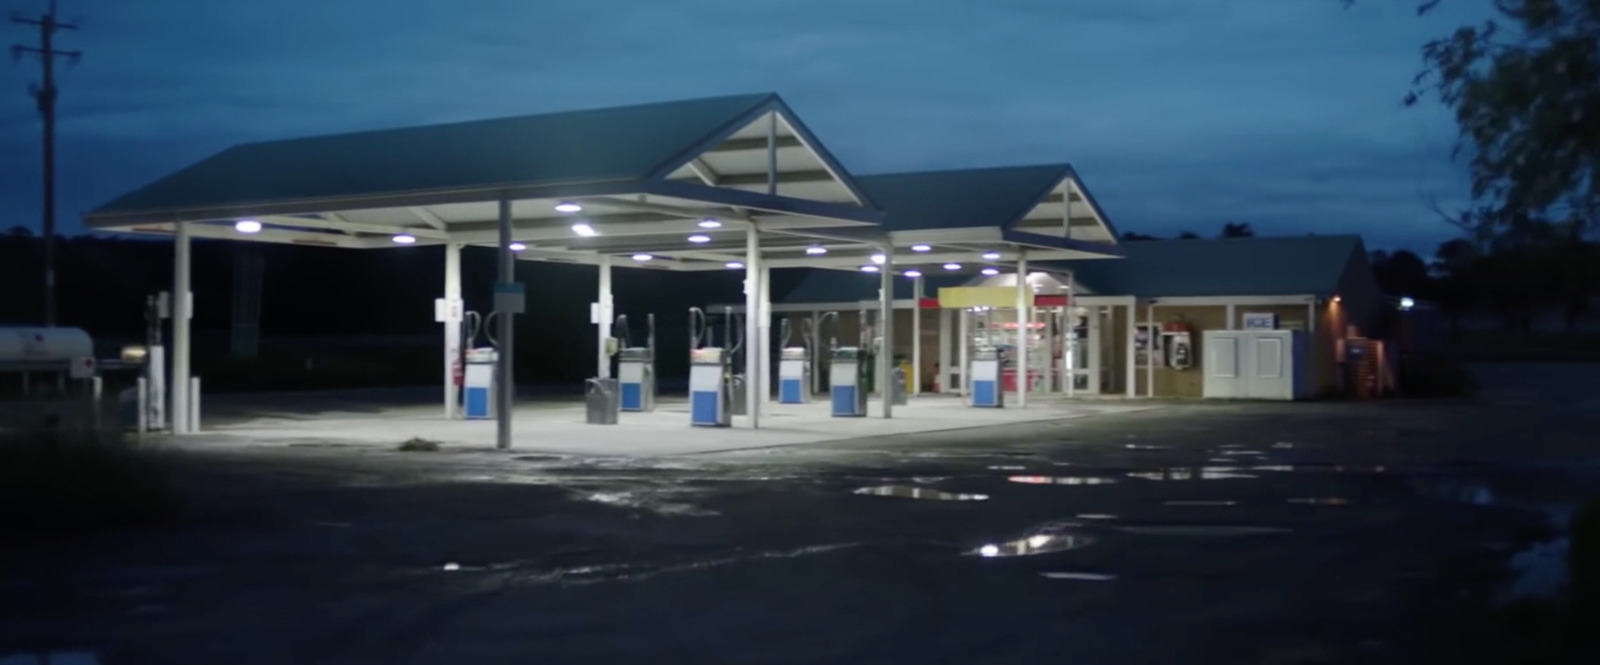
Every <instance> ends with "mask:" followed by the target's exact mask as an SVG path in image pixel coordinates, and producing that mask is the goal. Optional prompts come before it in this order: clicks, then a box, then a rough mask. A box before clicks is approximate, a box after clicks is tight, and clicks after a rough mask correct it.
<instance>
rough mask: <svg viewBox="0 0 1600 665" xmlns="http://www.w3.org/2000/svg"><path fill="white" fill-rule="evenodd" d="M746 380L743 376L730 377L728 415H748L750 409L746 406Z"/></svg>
mask: <svg viewBox="0 0 1600 665" xmlns="http://www.w3.org/2000/svg"><path fill="white" fill-rule="evenodd" d="M745 391H746V388H745V380H744V375H743V374H734V375H732V376H729V377H728V415H733V416H743V415H747V413H748V412H749V410H750V409H748V408H746V407H747V406H748V405H746V404H745V401H744V400H745V397H744V396H745Z"/></svg>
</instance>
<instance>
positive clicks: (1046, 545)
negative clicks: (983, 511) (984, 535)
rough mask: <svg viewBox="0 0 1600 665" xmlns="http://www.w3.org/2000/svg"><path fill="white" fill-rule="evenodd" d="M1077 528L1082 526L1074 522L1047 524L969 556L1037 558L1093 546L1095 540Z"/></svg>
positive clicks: (982, 548) (988, 546) (971, 553)
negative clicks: (1042, 555)
mask: <svg viewBox="0 0 1600 665" xmlns="http://www.w3.org/2000/svg"><path fill="white" fill-rule="evenodd" d="M1077 526H1080V525H1078V524H1076V523H1073V522H1058V523H1053V524H1045V525H1043V526H1040V527H1038V528H1036V529H1034V530H1033V531H1032V532H1030V533H1029V534H1028V535H1026V536H1024V537H1022V538H1018V539H1016V540H1011V541H1007V542H1003V543H989V544H987V545H984V546H982V547H979V548H978V549H975V550H973V551H971V552H968V553H967V554H969V555H977V556H981V557H984V558H994V557H1011V556H1036V555H1039V554H1053V553H1055V552H1065V551H1067V550H1075V549H1078V548H1081V547H1087V546H1089V545H1091V544H1093V543H1094V538H1092V537H1090V536H1085V535H1083V534H1081V533H1077V532H1076V531H1074V530H1073V528H1074V527H1077Z"/></svg>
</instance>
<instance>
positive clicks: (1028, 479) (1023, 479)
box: [1006, 476, 1117, 485]
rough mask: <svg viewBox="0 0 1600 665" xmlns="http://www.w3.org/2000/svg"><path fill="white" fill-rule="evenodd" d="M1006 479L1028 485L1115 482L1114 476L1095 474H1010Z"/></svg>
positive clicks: (1101, 483) (1102, 483) (1104, 483)
mask: <svg viewBox="0 0 1600 665" xmlns="http://www.w3.org/2000/svg"><path fill="white" fill-rule="evenodd" d="M1006 480H1009V481H1011V482H1013V483H1026V484H1029V485H1110V484H1112V483H1115V482H1117V480H1116V479H1115V478H1099V477H1095V476H1011V477H1009V478H1006Z"/></svg>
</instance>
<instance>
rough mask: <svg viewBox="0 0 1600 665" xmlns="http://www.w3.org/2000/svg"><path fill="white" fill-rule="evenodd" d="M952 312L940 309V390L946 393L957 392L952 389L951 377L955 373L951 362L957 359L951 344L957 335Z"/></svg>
mask: <svg viewBox="0 0 1600 665" xmlns="http://www.w3.org/2000/svg"><path fill="white" fill-rule="evenodd" d="M951 314H952V313H951V311H950V310H948V309H943V308H940V309H939V392H941V393H945V394H949V393H952V392H955V391H953V390H951V389H950V377H951V376H953V375H954V374H953V370H954V368H953V367H951V363H952V361H954V360H955V358H954V357H953V356H954V355H955V354H954V353H952V350H953V349H954V347H953V345H952V344H951V342H952V339H951V338H952V337H954V336H955V335H954V331H953V330H952V328H954V327H955V326H954V325H953V324H954V322H953V321H951V319H952V318H954V317H953V316H951Z"/></svg>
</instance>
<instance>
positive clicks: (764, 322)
mask: <svg viewBox="0 0 1600 665" xmlns="http://www.w3.org/2000/svg"><path fill="white" fill-rule="evenodd" d="M760 313H761V334H760V335H759V336H757V337H756V339H758V340H761V345H760V351H761V355H760V359H761V398H760V399H759V400H757V401H760V402H765V401H767V400H770V399H772V269H771V268H768V267H767V266H765V265H763V266H761V308H760ZM752 348H754V347H752Z"/></svg>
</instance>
